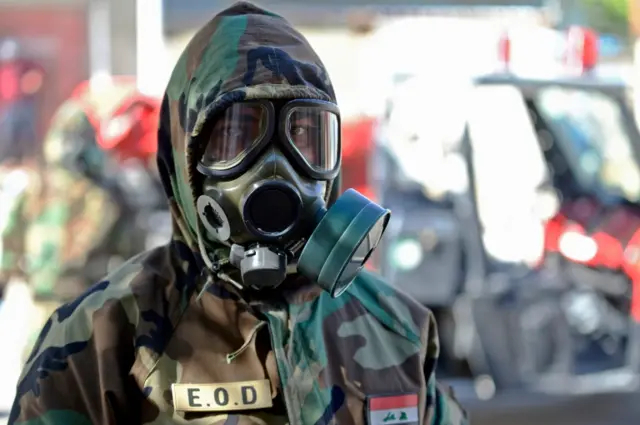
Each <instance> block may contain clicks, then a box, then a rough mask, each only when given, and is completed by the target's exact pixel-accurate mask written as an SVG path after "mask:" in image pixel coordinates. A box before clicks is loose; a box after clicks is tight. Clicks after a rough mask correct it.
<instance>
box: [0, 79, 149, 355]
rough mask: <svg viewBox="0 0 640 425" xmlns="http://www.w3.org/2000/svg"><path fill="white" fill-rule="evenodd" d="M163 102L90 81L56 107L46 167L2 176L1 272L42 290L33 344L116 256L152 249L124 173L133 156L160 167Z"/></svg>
mask: <svg viewBox="0 0 640 425" xmlns="http://www.w3.org/2000/svg"><path fill="white" fill-rule="evenodd" d="M158 107H159V102H158V101H157V100H155V99H149V98H146V97H143V96H141V95H139V93H137V91H136V89H135V85H134V84H133V83H131V82H127V83H122V82H121V83H115V84H113V85H110V86H109V87H108V88H106V89H104V90H99V91H96V90H90V89H89V86H88V84H83V85H81V86H80V87H78V89H77V90H76V91H75V92H74V93H73V95H72V97H71V98H70V99H68V100H67V101H66V102H65V103H63V104H62V105H61V106H60V108H59V109H58V110H57V111H56V114H55V115H54V118H53V120H52V122H51V125H50V128H49V130H48V132H47V134H46V136H45V139H44V141H43V159H44V166H43V168H42V169H40V170H39V171H38V173H35V172H27V171H28V170H30V168H26V170H27V171H25V170H24V167H22V168H20V169H17V170H16V169H14V168H15V167H13V168H12V170H13V172H12V173H6V176H5V177H4V178H3V179H2V185H3V186H2V192H0V193H1V195H2V196H3V197H4V198H7V199H6V201H7V202H2V205H3V206H2V208H3V213H4V214H3V216H4V220H2V221H0V235H1V236H2V239H1V242H2V250H1V251H0V260H1V261H0V277H1V279H2V281H3V282H5V283H10V282H12V281H13V282H17V281H21V282H25V283H27V284H28V285H29V287H30V288H31V290H32V295H33V300H34V303H35V311H34V312H33V314H31V315H30V317H29V320H30V322H31V324H30V329H31V332H35V333H34V334H31V337H30V338H31V342H32V343H33V342H34V341H35V340H36V338H37V335H38V332H39V330H40V328H41V327H42V325H43V323H45V321H46V320H47V318H48V317H49V316H50V315H51V313H52V312H53V311H54V310H55V309H56V308H57V307H59V306H60V305H61V304H62V303H64V302H67V301H70V300H72V299H74V298H75V297H77V296H78V295H79V294H81V293H82V292H83V291H84V290H86V288H87V287H89V286H90V285H91V284H92V283H93V282H95V281H96V280H97V279H99V278H100V277H101V276H103V275H104V274H105V273H106V272H107V271H108V269H109V267H111V266H112V265H111V264H110V261H112V260H113V259H114V258H116V259H118V258H127V257H129V256H131V255H133V254H136V253H138V252H140V251H143V250H144V249H145V246H144V245H142V244H139V243H137V242H138V241H139V240H140V238H137V237H135V236H136V235H135V230H132V227H135V223H136V221H135V217H134V214H135V206H132V205H131V203H130V202H127V201H128V199H127V196H126V194H125V193H124V191H123V190H122V185H120V184H119V181H118V179H121V178H122V175H123V172H122V168H123V167H124V166H123V165H122V163H123V162H124V161H125V160H137V161H139V162H140V163H142V164H145V165H144V167H143V168H145V169H150V170H151V171H149V174H150V175H152V173H153V169H152V168H151V167H149V166H148V165H146V164H149V163H150V158H151V157H152V156H153V154H154V153H155V147H156V143H155V138H156V135H155V133H156V131H155V129H156V128H157V114H158ZM32 168H33V167H32ZM124 174H126V173H124ZM152 189H153V188H152ZM142 190H145V189H142ZM9 198H11V199H9ZM129 198H131V196H129ZM9 201H10V202H9ZM127 223H133V226H131V225H129V226H127V225H126V224H127ZM125 234H126V235H127V237H123V235H125ZM131 236H133V237H131ZM142 240H144V238H142ZM122 241H124V242H122ZM118 262H119V261H118ZM28 347H29V345H27V348H28ZM27 354H28V353H27ZM25 359H26V357H25ZM23 360H24V359H23Z"/></svg>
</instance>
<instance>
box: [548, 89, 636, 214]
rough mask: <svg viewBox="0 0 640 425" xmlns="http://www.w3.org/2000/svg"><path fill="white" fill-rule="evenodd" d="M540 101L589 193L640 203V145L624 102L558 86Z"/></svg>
mask: <svg viewBox="0 0 640 425" xmlns="http://www.w3.org/2000/svg"><path fill="white" fill-rule="evenodd" d="M535 101H536V106H537V109H538V112H539V113H540V115H541V118H542V119H543V120H544V121H545V122H547V123H548V125H549V126H550V127H551V130H552V131H553V132H554V133H555V135H556V137H557V139H558V143H559V145H560V148H561V149H562V150H563V152H564V153H565V155H566V156H567V159H568V161H569V165H570V167H572V169H573V170H574V172H575V174H576V177H577V179H578V181H579V183H580V184H581V185H582V187H583V188H585V189H587V190H588V191H590V192H592V191H594V190H599V191H604V192H605V194H606V195H612V196H622V197H624V198H626V199H627V200H629V201H632V202H639V201H640V168H639V167H638V163H637V161H636V158H635V155H634V152H633V149H634V148H633V144H634V143H640V141H639V140H636V139H635V135H633V134H630V132H629V128H628V125H629V124H628V123H626V122H625V120H626V119H629V118H628V117H625V115H624V113H623V109H622V108H623V103H622V102H623V101H624V100H619V99H616V98H614V97H612V96H609V95H607V94H605V93H602V92H596V91H590V90H582V89H576V88H555V87H553V88H544V89H541V90H540V91H539V93H538V95H537V97H536V99H535ZM632 125H635V123H633V124H632Z"/></svg>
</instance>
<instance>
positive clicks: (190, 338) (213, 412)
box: [9, 2, 468, 425]
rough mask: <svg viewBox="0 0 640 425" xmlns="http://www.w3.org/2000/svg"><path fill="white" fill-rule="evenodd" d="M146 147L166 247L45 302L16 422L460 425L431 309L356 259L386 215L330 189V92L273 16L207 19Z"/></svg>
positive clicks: (336, 165)
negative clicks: (158, 191) (159, 193)
mask: <svg viewBox="0 0 640 425" xmlns="http://www.w3.org/2000/svg"><path fill="white" fill-rule="evenodd" d="M158 144H159V149H158V169H159V172H160V175H161V178H162V182H163V186H164V189H165V191H166V194H167V197H168V198H169V202H170V206H171V213H172V216H173V230H174V233H173V238H172V241H171V242H169V243H167V244H166V245H164V246H161V247H158V248H157V249H154V250H150V251H148V252H146V253H144V254H142V255H138V256H136V257H134V258H132V259H131V260H130V261H128V262H127V263H125V264H124V265H123V266H122V267H121V268H119V269H118V270H116V271H114V272H113V273H111V274H110V275H109V276H108V277H107V278H105V279H104V280H102V281H101V282H100V283H98V284H96V285H94V286H93V287H92V288H91V289H90V290H88V291H87V292H86V293H84V294H83V295H82V296H80V297H79V298H77V299H76V300H75V301H73V302H72V303H69V304H68V305H65V306H63V307H61V308H59V309H58V310H57V311H56V312H55V313H54V314H53V315H52V316H51V318H50V319H49V320H48V321H47V323H46V325H45V327H44V329H43V331H42V333H41V335H40V337H39V339H38V341H37V343H36V347H35V349H34V350H33V352H32V354H31V356H30V358H29V359H28V361H27V363H26V365H25V368H24V371H23V373H22V376H21V379H20V382H19V384H18V390H17V397H16V401H15V404H14V406H13V409H12V412H11V416H10V418H9V424H29V423H34V422H38V423H47V424H60V425H62V424H71V423H75V424H87V425H88V424H93V425H107V424H114V425H115V424H130V425H134V424H152V423H164V424H179V423H187V422H193V423H202V424H205V423H206V424H209V423H215V422H229V423H240V424H285V423H290V424H297V425H313V424H329V423H338V422H339V423H341V424H354V425H364V424H365V423H366V424H369V425H383V424H385V423H393V424H414V423H415V424H418V423H420V424H434V425H444V424H447V425H462V424H466V423H468V421H467V419H466V415H465V414H464V412H463V411H462V409H461V408H460V407H459V405H458V404H457V403H456V402H455V400H454V399H453V398H452V396H451V395H450V393H449V391H448V390H446V389H444V388H443V387H442V386H440V385H439V384H438V383H437V382H436V379H435V372H434V371H435V364H436V362H437V358H438V336H437V332H436V325H435V323H434V320H433V315H432V314H431V312H430V311H428V310H427V309H425V308H424V307H422V306H421V305H419V304H418V303H416V302H414V301H413V300H411V299H410V298H409V297H407V296H406V295H404V294H402V293H400V292H398V291H397V290H396V289H394V288H392V287H390V286H388V285H387V284H386V283H384V282H383V281H382V280H381V279H380V278H379V277H378V276H377V275H375V274H373V273H371V272H368V271H364V270H362V267H363V264H364V263H365V262H366V260H367V258H368V257H369V256H370V254H371V251H372V249H373V248H375V245H377V243H378V242H379V240H380V238H381V237H382V233H383V231H384V226H385V224H382V223H386V220H388V217H389V215H388V211H386V210H384V209H383V208H382V207H380V206H378V205H376V204H374V203H373V202H371V201H369V200H367V199H366V198H364V197H363V196H362V195H359V194H357V192H354V191H347V192H345V193H344V194H342V195H340V194H339V192H340V185H339V173H340V118H339V110H338V107H337V105H336V98H335V94H334V90H333V87H332V84H331V81H330V79H329V76H328V75H327V71H326V69H325V67H324V65H323V64H322V62H321V61H320V59H319V58H318V56H317V55H316V53H315V52H314V50H313V49H312V48H311V46H310V45H309V43H308V42H307V40H306V39H305V38H304V37H303V36H302V35H301V34H300V33H299V32H298V31H296V30H295V29H293V28H292V27H291V25H290V24H289V23H288V22H287V21H286V20H285V19H283V18H282V17H280V16H278V15H275V14H273V13H271V12H268V11H266V10H262V9H260V8H258V7H256V6H253V5H251V4H248V3H244V2H243V3H237V4H235V5H233V6H232V7H230V8H229V9H227V10H225V11H223V12H221V13H220V14H218V15H217V16H216V17H214V18H213V19H212V20H211V21H209V23H208V24H206V25H205V26H204V27H203V28H202V29H201V30H200V31H199V32H198V33H197V34H196V35H195V37H194V38H193V39H192V41H191V42H190V43H189V45H188V46H187V48H186V49H185V51H184V53H183V55H182V56H181V58H180V59H179V61H178V63H177V65H176V67H175V69H174V72H173V74H172V77H171V79H170V82H169V85H168V88H167V91H166V94H165V97H164V100H163V104H162V110H161V115H160V129H159V132H158ZM327 208H328V209H327ZM354 210H355V211H362V212H363V215H364V216H367V217H368V218H366V219H365V220H366V226H365V221H361V219H362V218H363V217H362V216H361V215H359V214H355V215H353V216H350V214H351V213H352V212H353V211H354ZM320 217H322V220H321V221H320V222H319V223H318V220H319V219H320ZM347 217H349V218H348V219H347ZM343 220H347V222H346V224H347V225H349V226H351V224H354V225H355V227H365V229H364V230H365V232H364V234H362V239H360V238H355V237H353V238H349V237H347V238H348V239H352V240H350V241H345V240H343V238H342V236H343V233H346V234H349V233H350V232H351V234H352V236H353V235H354V233H353V231H354V229H350V230H348V229H344V232H336V231H335V230H334V229H335V226H339V225H340V222H341V221H343ZM323 223H324V224H323ZM342 224H345V223H342ZM380 224H382V226H380ZM327 226H328V227H327ZM371 231H373V233H371ZM358 235H361V233H358ZM321 240H322V241H323V242H324V244H326V243H329V242H330V243H331V244H332V246H333V248H331V251H330V252H333V253H334V255H333V257H335V256H338V257H339V258H331V257H332V256H331V255H330V254H329V252H327V251H323V250H322V249H320V248H319V247H318V246H317V244H318V243H320V241H321ZM365 242H366V243H365ZM320 244H322V243H320ZM341 244H347V245H348V246H349V247H351V248H352V249H353V251H351V250H350V249H351V248H348V249H347V251H349V252H346V253H345V252H342V251H344V249H343V250H342V251H341V249H340V247H343V245H341ZM334 248H338V249H337V251H335V250H334ZM361 248H364V249H365V250H366V252H365V251H364V250H362V249H361ZM318 249H320V251H318ZM356 251H357V252H356ZM305 252H307V253H308V254H309V255H305ZM354 252H355V254H356V255H354V254H353V253H354ZM360 253H362V254H366V255H362V256H360V255H359V254H360ZM338 263H340V264H343V266H341V267H337V268H336V267H335V266H336V265H337V264H338ZM322 264H327V267H322ZM320 268H322V269H323V272H322V275H319V274H316V273H315V272H314V271H313V270H316V269H318V270H319V269H320ZM329 268H333V269H334V270H333V271H329V270H327V269H329ZM328 274H330V275H331V278H330V279H328V278H327V276H328Z"/></svg>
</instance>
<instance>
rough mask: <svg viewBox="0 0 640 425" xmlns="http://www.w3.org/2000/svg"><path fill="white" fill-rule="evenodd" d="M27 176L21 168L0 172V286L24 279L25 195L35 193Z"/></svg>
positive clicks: (31, 180)
mask: <svg viewBox="0 0 640 425" xmlns="http://www.w3.org/2000/svg"><path fill="white" fill-rule="evenodd" d="M34 183H35V182H34V179H33V176H32V174H31V173H29V172H28V171H27V170H25V169H22V168H13V169H6V170H2V171H0V237H1V240H0V282H3V283H6V282H8V281H9V280H10V279H11V278H21V279H25V278H26V276H25V270H24V269H23V266H24V262H25V246H26V226H27V225H28V223H29V216H28V211H27V209H28V206H29V205H30V203H29V193H30V192H31V191H33V190H34V189H35V186H36V185H35V184H34Z"/></svg>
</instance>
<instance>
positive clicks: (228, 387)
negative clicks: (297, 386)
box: [171, 379, 273, 412]
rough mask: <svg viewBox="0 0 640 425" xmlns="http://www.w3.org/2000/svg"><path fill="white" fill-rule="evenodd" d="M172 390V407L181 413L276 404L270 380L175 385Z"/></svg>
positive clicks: (230, 409) (263, 406) (247, 408)
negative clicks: (272, 395) (272, 397)
mask: <svg viewBox="0 0 640 425" xmlns="http://www.w3.org/2000/svg"><path fill="white" fill-rule="evenodd" d="M171 392H172V394H173V408H174V409H175V410H176V411H178V412H229V411H233V410H255V409H266V408H269V407H271V406H273V400H272V399H271V383H270V382H269V380H268V379H263V380H260V381H243V382H225V383H223V384H173V385H171Z"/></svg>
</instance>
